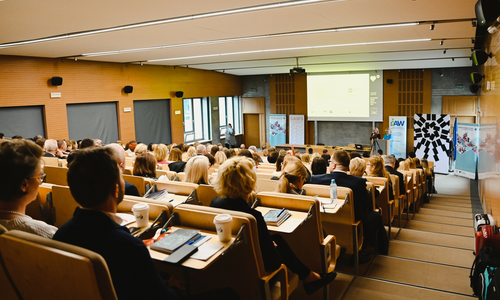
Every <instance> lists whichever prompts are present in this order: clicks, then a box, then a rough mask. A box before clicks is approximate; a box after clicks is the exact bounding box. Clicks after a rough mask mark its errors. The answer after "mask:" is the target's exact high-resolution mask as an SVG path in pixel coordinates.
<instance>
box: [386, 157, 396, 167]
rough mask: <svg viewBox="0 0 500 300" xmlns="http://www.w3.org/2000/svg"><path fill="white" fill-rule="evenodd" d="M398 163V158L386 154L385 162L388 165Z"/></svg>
mask: <svg viewBox="0 0 500 300" xmlns="http://www.w3.org/2000/svg"><path fill="white" fill-rule="evenodd" d="M395 163H396V159H395V158H394V156H392V155H385V156H384V164H386V165H392V164H395Z"/></svg>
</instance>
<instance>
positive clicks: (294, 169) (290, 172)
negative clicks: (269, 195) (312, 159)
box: [276, 160, 307, 193]
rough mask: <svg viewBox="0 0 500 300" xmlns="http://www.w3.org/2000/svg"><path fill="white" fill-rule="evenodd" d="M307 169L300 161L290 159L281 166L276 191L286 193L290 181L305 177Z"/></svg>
mask: <svg viewBox="0 0 500 300" xmlns="http://www.w3.org/2000/svg"><path fill="white" fill-rule="evenodd" d="M306 177H307V170H306V167H305V166H304V164H303V163H302V162H301V161H297V160H290V161H288V163H287V164H286V166H284V167H283V172H282V173H281V176H280V181H279V184H278V188H277V190H276V191H277V192H279V193H286V192H287V191H288V189H289V186H290V183H292V182H294V181H295V180H297V179H299V178H304V179H305V178H306Z"/></svg>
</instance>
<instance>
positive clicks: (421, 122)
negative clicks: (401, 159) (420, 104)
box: [414, 114, 450, 162]
mask: <svg viewBox="0 0 500 300" xmlns="http://www.w3.org/2000/svg"><path fill="white" fill-rule="evenodd" d="M449 118H450V117H449V115H434V114H432V115H431V114H415V115H414V129H415V135H414V140H415V143H416V144H415V150H423V152H424V155H423V158H426V159H427V158H429V157H432V160H434V161H435V162H438V161H439V160H440V155H439V154H440V153H446V150H447V149H446V146H447V144H448V141H449V134H450V119H449ZM446 157H448V156H446Z"/></svg>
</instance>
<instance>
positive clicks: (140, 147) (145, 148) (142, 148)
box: [134, 143, 148, 155]
mask: <svg viewBox="0 0 500 300" xmlns="http://www.w3.org/2000/svg"><path fill="white" fill-rule="evenodd" d="M147 151H148V146H147V145H146V144H143V143H140V144H137V146H135V149H134V153H135V155H139V154H142V153H145V152H147Z"/></svg>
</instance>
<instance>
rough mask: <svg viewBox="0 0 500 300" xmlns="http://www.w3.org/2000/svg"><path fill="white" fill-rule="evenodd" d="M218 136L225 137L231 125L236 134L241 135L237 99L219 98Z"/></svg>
mask: <svg viewBox="0 0 500 300" xmlns="http://www.w3.org/2000/svg"><path fill="white" fill-rule="evenodd" d="M219 122H220V135H221V136H225V135H226V130H227V125H228V124H231V125H232V126H233V128H234V132H235V133H236V134H241V105H240V98H239V97H219Z"/></svg>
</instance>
